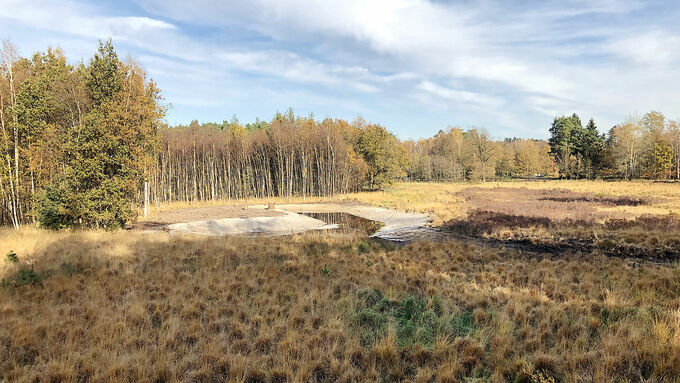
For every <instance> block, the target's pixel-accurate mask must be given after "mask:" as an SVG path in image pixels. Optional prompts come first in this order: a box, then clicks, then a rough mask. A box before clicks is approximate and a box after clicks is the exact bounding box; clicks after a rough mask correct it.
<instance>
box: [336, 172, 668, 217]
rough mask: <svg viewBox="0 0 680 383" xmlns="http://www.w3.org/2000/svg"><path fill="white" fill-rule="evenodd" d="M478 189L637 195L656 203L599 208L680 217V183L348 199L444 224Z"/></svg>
mask: <svg viewBox="0 0 680 383" xmlns="http://www.w3.org/2000/svg"><path fill="white" fill-rule="evenodd" d="M471 187H474V188H483V189H494V188H513V189H529V190H545V191H549V190H553V189H562V190H568V191H571V192H574V193H583V194H592V195H594V196H595V197H599V198H608V197H609V198H611V197H621V196H633V197H635V198H645V199H649V200H651V201H652V203H651V204H647V205H638V206H597V207H596V209H597V210H601V211H603V212H608V211H611V212H617V211H618V212H626V213H630V215H642V214H668V213H674V214H680V184H678V183H661V182H649V181H617V182H605V181H582V180H577V181H572V180H550V181H508V182H487V183H477V184H470V183H430V182H405V183H397V184H395V185H394V186H392V187H391V188H390V189H388V190H387V191H384V192H370V193H368V192H367V193H354V194H348V195H347V196H345V198H351V199H354V200H356V201H359V202H363V203H367V204H370V205H375V206H382V207H387V208H393V209H398V210H405V211H413V212H419V213H426V214H429V215H431V216H432V217H433V218H434V224H435V225H440V224H442V223H443V222H446V221H448V220H450V219H454V218H461V217H464V216H465V215H466V214H467V213H468V211H469V210H470V208H469V206H468V205H467V204H466V201H465V198H464V196H461V195H459V193H460V192H462V191H464V190H466V189H469V188H471Z"/></svg>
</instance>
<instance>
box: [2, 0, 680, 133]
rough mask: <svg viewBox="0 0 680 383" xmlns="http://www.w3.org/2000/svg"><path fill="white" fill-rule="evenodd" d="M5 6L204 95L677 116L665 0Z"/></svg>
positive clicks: (674, 52) (672, 40)
mask: <svg viewBox="0 0 680 383" xmlns="http://www.w3.org/2000/svg"><path fill="white" fill-rule="evenodd" d="M0 1H2V5H0V18H5V19H12V20H16V21H20V22H21V23H24V24H26V25H31V26H32V27H34V28H36V29H48V30H54V31H59V32H63V33H69V34H73V35H78V36H87V37H90V38H100V37H106V36H113V37H114V39H117V40H120V41H124V42H126V43H127V44H129V45H131V46H135V47H138V48H139V49H141V50H142V51H144V52H145V54H146V53H148V54H149V57H152V56H153V57H157V58H158V57H164V58H168V60H170V59H171V60H174V61H175V62H191V64H190V65H189V64H187V65H188V68H187V69H186V70H184V71H181V72H177V73H174V76H175V77H176V78H177V79H176V80H175V81H176V82H177V83H180V82H181V83H182V84H191V83H194V82H195V83H197V84H200V87H197V89H200V90H201V91H202V92H204V93H207V94H213V93H217V92H211V91H209V89H210V87H211V86H214V87H217V88H218V89H219V87H231V86H233V84H236V83H237V84H238V85H243V84H245V86H246V87H247V84H248V81H251V80H249V79H246V78H243V77H245V76H242V75H243V73H247V74H248V75H249V76H251V77H256V78H257V79H258V80H252V81H255V82H258V83H261V82H263V81H264V82H266V81H269V82H272V83H274V82H273V81H271V79H279V80H282V81H283V82H284V83H285V84H286V85H285V86H286V87H291V86H292V87H295V86H296V85H299V86H304V87H309V88H313V87H316V86H318V85H320V86H322V87H324V89H322V90H316V91H313V90H311V89H308V90H309V92H316V94H317V98H318V99H323V100H325V101H327V100H331V99H334V98H335V99H336V102H338V103H341V102H343V103H345V104H346V105H356V104H358V103H357V102H356V100H353V99H352V98H353V97H355V95H356V98H359V97H368V96H372V97H373V98H374V99H375V100H374V101H372V102H373V104H372V105H365V104H361V105H363V107H364V108H366V109H368V110H370V109H371V106H373V107H374V108H378V106H380V107H384V108H389V107H390V105H391V107H393V108H395V113H398V112H399V111H398V110H396V109H398V107H397V106H395V105H402V104H403V103H406V102H413V101H414V100H415V102H417V103H421V104H422V105H423V106H427V105H425V104H427V103H431V102H433V103H437V104H438V105H439V104H441V105H442V106H443V108H441V109H442V110H446V108H447V107H449V105H456V106H455V107H454V106H450V108H452V109H451V110H454V109H455V108H457V107H460V106H466V108H467V109H466V110H468V111H470V113H480V115H481V112H485V113H484V115H485V116H490V117H489V118H488V119H487V120H485V121H488V122H489V123H490V124H492V125H496V126H498V127H499V129H501V128H503V129H506V128H515V127H518V126H524V127H525V128H524V129H525V130H526V129H527V128H526V126H531V125H534V126H541V128H543V127H545V126H547V124H548V123H549V120H551V119H552V116H553V115H558V114H567V113H573V112H577V113H581V114H585V115H583V116H582V117H583V118H584V119H587V118H588V117H590V116H593V117H595V118H596V119H598V120H599V119H601V120H602V123H601V124H600V125H601V126H608V125H610V124H613V123H614V122H616V119H617V118H623V117H625V115H627V114H628V113H629V112H630V111H632V110H645V109H646V108H655V109H659V110H661V111H663V112H666V113H667V114H669V115H670V117H673V118H676V116H674V115H673V113H677V111H678V110H680V99H678V98H677V97H676V96H675V94H674V92H675V89H673V87H672V86H671V85H670V84H677V83H679V82H680V69H679V68H680V65H678V64H680V53H678V52H680V32H679V31H678V28H677V27H676V26H675V24H673V20H674V19H677V16H678V15H679V14H680V10H678V9H677V7H674V6H673V2H672V1H668V2H664V1H663V0H660V1H659V2H657V3H656V4H655V6H656V8H651V7H650V6H649V2H647V1H645V2H643V1H641V0H562V1H549V0H548V1H536V2H531V3H529V4H524V3H522V4H517V3H515V2H505V1H500V0H487V1H482V2H454V3H443V2H439V1H437V2H435V1H431V0H326V1H322V2H319V1H315V0H252V1H237V0H227V1H214V0H194V1H185V0H182V1H180V0H135V1H137V2H138V4H139V5H141V6H142V8H143V9H144V10H145V11H146V12H147V13H146V14H145V15H123V16H120V15H116V16H110V15H106V14H105V12H104V11H102V10H101V9H100V8H98V7H96V6H95V5H87V4H83V3H82V2H80V1H76V0H63V1H57V0H43V1H38V0H21V1H20V0H0ZM83 1H85V0H83ZM94 4H96V3H94ZM648 12H656V14H654V15H649V14H647V13H648ZM54 20H59V22H54ZM186 24H189V25H192V26H194V27H196V28H192V29H184V25H186ZM194 29H196V30H199V31H198V32H197V31H196V30H194ZM206 29H207V30H208V31H207V32H206V31H205V30H206ZM0 32H2V27H1V26H0ZM221 34H224V35H226V36H228V38H224V39H222V38H220V36H221ZM243 36H246V37H245V38H243V39H242V40H239V39H240V38H241V37H243ZM145 60H147V61H148V62H150V63H152V61H153V60H151V59H150V58H145ZM178 65H179V64H178ZM152 68H154V69H153V70H159V71H160V69H156V67H154V66H152ZM159 73H163V72H162V71H161V72H159ZM152 74H153V72H152ZM167 76H168V77H171V75H167ZM204 77H208V79H207V80H206V79H204ZM211 77H213V78H214V79H211ZM434 79H436V80H434ZM171 87H172V85H171ZM248 91H249V89H243V92H248ZM305 92H307V90H305ZM309 92H308V93H305V94H306V97H309V98H312V96H311V93H309ZM178 98H181V97H179V96H178ZM183 99H185V100H187V98H186V97H184V98H183ZM170 101H173V100H170ZM510 109H511V110H510ZM456 112H458V110H456ZM472 115H473V114H470V116H472ZM475 116H476V115H475ZM509 116H512V119H513V120H512V121H507V120H505V119H506V118H508V117H509ZM619 116H620V117H619ZM457 117H458V116H456V118H457ZM412 118H413V119H414V120H415V119H417V118H418V116H413V117H412ZM451 119H452V121H449V122H450V123H456V121H455V120H454V117H453V116H451ZM405 124H406V123H405ZM490 128H493V126H490Z"/></svg>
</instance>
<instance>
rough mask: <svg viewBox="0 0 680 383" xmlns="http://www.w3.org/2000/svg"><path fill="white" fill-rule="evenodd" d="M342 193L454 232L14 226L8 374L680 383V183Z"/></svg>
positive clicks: (402, 187)
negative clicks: (233, 233)
mask: <svg viewBox="0 0 680 383" xmlns="http://www.w3.org/2000/svg"><path fill="white" fill-rule="evenodd" d="M339 198H342V199H343V200H353V201H358V202H362V203H366V204H371V205H376V206H384V207H390V208H394V209H400V210H410V211H414V212H425V213H429V214H431V215H432V216H433V218H434V220H433V225H434V226H438V227H440V228H441V230H442V231H443V232H446V233H450V234H451V240H450V241H441V242H424V241H421V242H414V243H411V244H408V245H406V246H395V245H392V244H389V243H383V242H376V241H371V240H368V239H366V238H364V237H363V236H362V235H360V234H358V233H357V234H352V233H326V234H320V233H307V234H301V235H295V236H285V237H259V238H257V239H253V238H239V237H201V236H179V235H174V236H173V235H168V234H166V233H149V234H146V233H140V232H135V231H120V232H113V233H110V232H98V231H87V232H60V233H54V232H45V231H41V230H36V229H30V228H24V229H22V230H20V231H18V232H17V231H13V230H9V229H5V230H2V231H0V255H2V256H3V258H5V254H16V256H15V257H14V256H8V257H6V258H7V259H6V260H3V262H2V263H1V264H0V276H1V277H2V279H3V282H2V286H3V287H2V288H0V318H2V326H0V356H2V357H1V358H0V379H4V380H5V381H8V382H15V381H17V382H33V381H72V382H84V381H94V382H110V381H149V382H218V381H219V382H221V381H237V382H284V381H291V382H293V381H295V382H307V381H312V382H334V381H347V382H351V381H371V382H373V381H417V382H433V381H437V382H463V381H479V382H482V381H494V382H586V381H587V382H592V381H595V382H603V381H604V382H619V381H629V382H637V381H648V382H680V264H679V263H678V256H677V254H678V248H679V246H678V244H677V242H675V241H677V240H676V238H679V237H678V235H677V230H679V229H678V227H680V225H677V224H676V221H675V220H676V218H675V217H676V215H677V214H678V212H680V185H677V184H665V183H642V182H640V183H637V182H636V183H631V182H616V183H605V182H583V181H579V182H577V181H551V182H540V183H539V182H508V183H500V184H497V183H488V184H477V185H471V184H397V185H395V186H394V187H392V188H391V189H389V190H387V191H385V192H376V193H358V194H351V195H345V196H341V197H339ZM275 202H282V200H281V201H279V200H276V201H275ZM182 207H184V208H186V207H187V206H182ZM171 208H172V207H167V206H166V207H163V209H162V210H164V211H167V210H172V209H171ZM152 218H153V216H152ZM459 237H460V238H462V239H467V241H459V240H457V238H459ZM472 240H474V241H472ZM489 244H493V245H494V246H487V245H489ZM506 245H507V246H506ZM520 245H522V246H524V247H520ZM15 261H16V262H15Z"/></svg>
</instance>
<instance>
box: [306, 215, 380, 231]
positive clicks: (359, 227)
mask: <svg viewBox="0 0 680 383" xmlns="http://www.w3.org/2000/svg"><path fill="white" fill-rule="evenodd" d="M298 214H300V215H304V216H307V217H311V218H314V219H318V220H320V221H324V222H326V223H327V224H329V225H333V224H334V225H338V228H337V229H335V230H339V231H342V232H347V233H348V232H357V231H358V232H360V233H362V234H366V235H372V234H374V233H375V232H377V231H378V230H380V228H382V227H383V223H382V222H378V221H373V220H370V219H366V218H362V217H358V216H356V215H353V214H349V213H306V212H305V213H298Z"/></svg>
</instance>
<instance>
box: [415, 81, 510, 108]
mask: <svg viewBox="0 0 680 383" xmlns="http://www.w3.org/2000/svg"><path fill="white" fill-rule="evenodd" d="M418 89H420V90H424V91H426V92H429V93H432V94H434V95H437V96H439V97H442V98H446V99H448V100H451V101H455V102H457V103H461V104H473V105H480V106H485V107H499V106H501V104H503V101H502V100H500V99H498V98H494V97H489V96H485V95H483V94H479V93H474V92H468V91H464V90H457V89H451V88H447V87H443V86H439V85H437V84H435V83H432V82H430V81H422V82H421V83H420V84H418Z"/></svg>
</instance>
